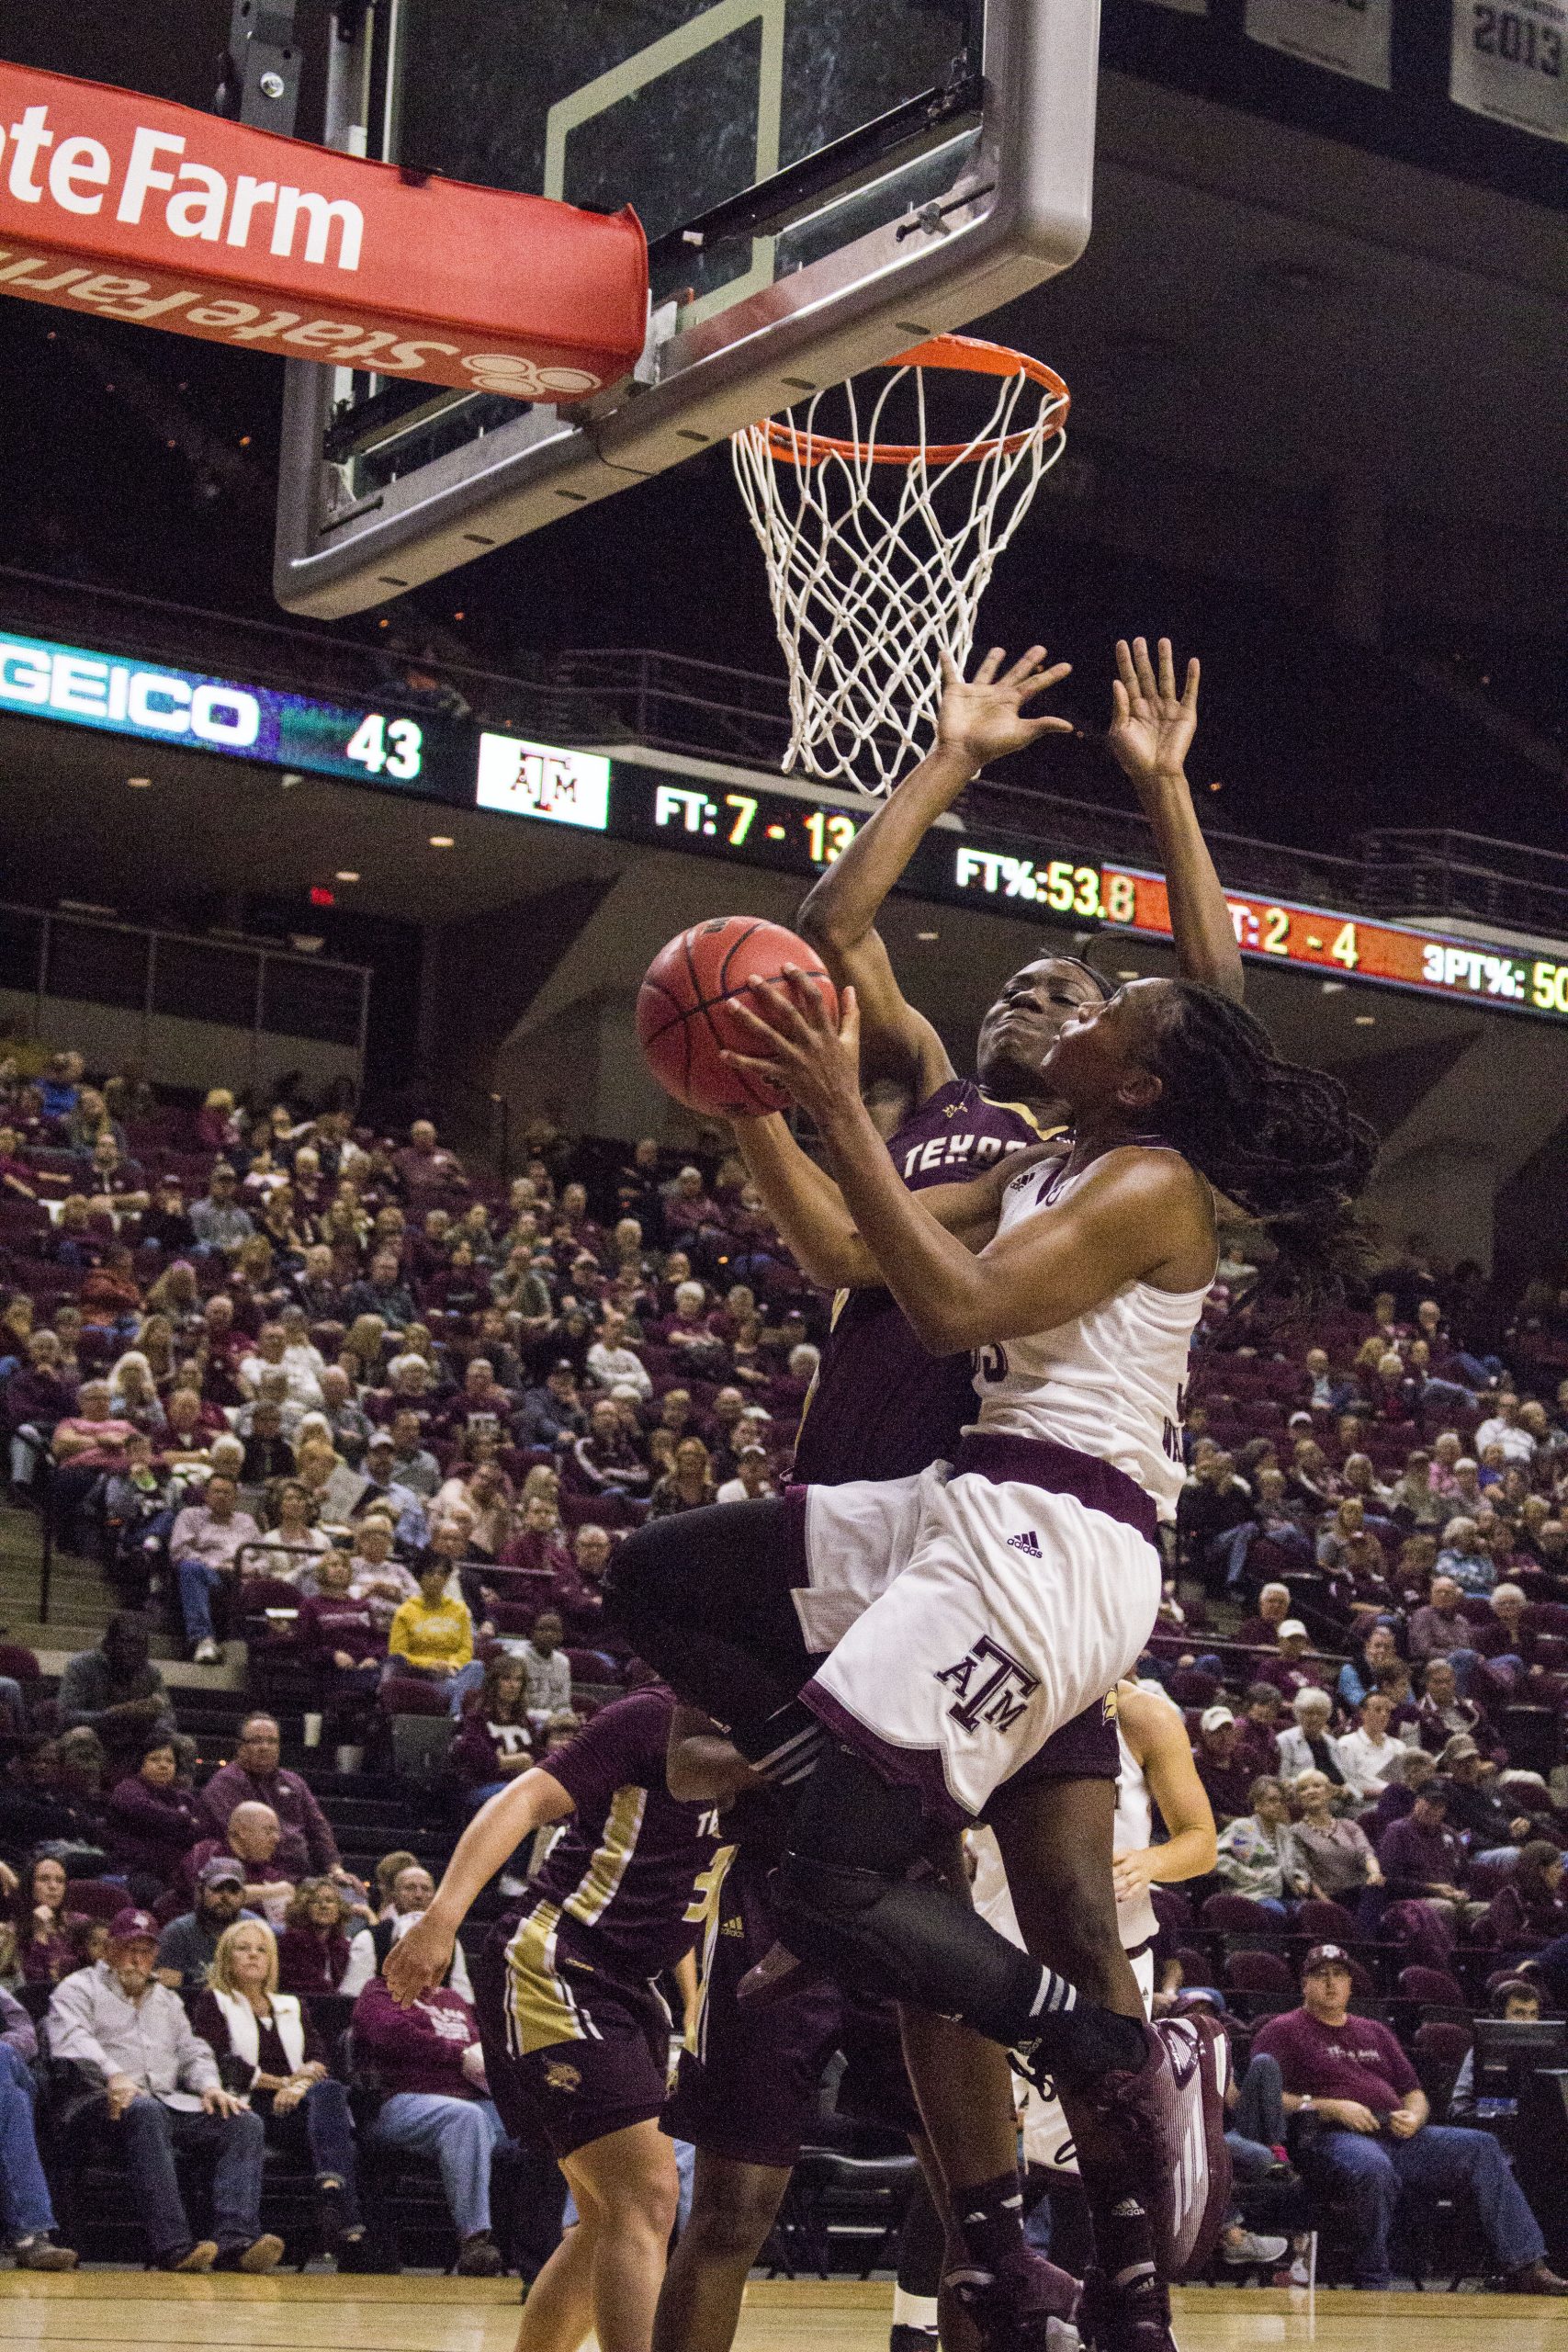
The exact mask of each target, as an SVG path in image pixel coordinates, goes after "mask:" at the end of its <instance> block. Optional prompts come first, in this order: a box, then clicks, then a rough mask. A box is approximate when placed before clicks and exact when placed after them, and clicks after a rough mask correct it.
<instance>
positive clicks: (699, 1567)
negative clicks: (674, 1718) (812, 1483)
mask: <svg viewBox="0 0 1568 2352" xmlns="http://www.w3.org/2000/svg"><path fill="white" fill-rule="evenodd" d="M802 1581H803V1569H802V1537H801V1525H800V1514H799V1512H798V1511H797V1510H796V1509H795V1506H794V1505H793V1504H792V1503H790V1502H789V1501H788V1500H787V1499H785V1498H783V1497H774V1498H769V1499H766V1500H763V1501H760V1502H754V1503H747V1504H746V1505H744V1506H743V1507H737V1506H736V1505H734V1504H730V1505H728V1506H726V1505H718V1504H716V1505H713V1506H712V1507H711V1508H709V1509H708V1510H694V1511H684V1512H682V1514H681V1515H680V1516H679V1517H678V1518H674V1519H664V1520H652V1521H649V1523H648V1525H647V1526H645V1527H639V1528H635V1529H634V1530H633V1532H631V1534H630V1535H628V1536H627V1538H626V1542H625V1543H624V1544H622V1546H621V1548H620V1550H619V1552H618V1553H617V1554H616V1555H615V1561H614V1563H613V1565H612V1566H611V1568H610V1571H609V1574H608V1575H607V1576H606V1577H605V1578H604V1606H605V1615H606V1619H607V1621H608V1622H610V1623H614V1624H615V1626H616V1628H617V1629H618V1630H619V1631H620V1632H621V1633H623V1634H625V1635H626V1638H627V1640H628V1641H630V1642H631V1644H632V1645H633V1646H634V1648H635V1649H636V1650H637V1655H638V1657H643V1658H646V1659H647V1660H648V1663H649V1665H650V1666H651V1667H653V1668H655V1669H656V1670H657V1671H658V1672H659V1673H660V1674H661V1675H662V1676H663V1677H664V1679H665V1680H666V1681H667V1682H668V1683H669V1684H670V1686H671V1689H672V1690H673V1691H676V1692H677V1693H678V1694H679V1696H680V1697H681V1698H682V1700H684V1701H685V1702H686V1703H687V1704H688V1705H690V1706H694V1707H701V1708H702V1709H703V1710H704V1711H705V1713H707V1714H710V1715H711V1716H712V1717H713V1718H714V1720H715V1722H716V1723H721V1724H748V1725H750V1726H757V1725H760V1724H762V1723H764V1722H766V1721H767V1719H768V1718H769V1717H770V1716H772V1715H773V1713H774V1712H775V1711H776V1710H777V1709H778V1708H780V1707H782V1706H784V1705H786V1704H787V1703H788V1702H790V1701H792V1700H793V1699H794V1698H795V1694H796V1692H797V1691H799V1689H800V1687H801V1685H802V1683H803V1682H805V1681H806V1680H807V1679H808V1677H809V1675H810V1673H811V1666H812V1660H811V1657H810V1654H809V1653H808V1651H807V1647H806V1644H805V1641H804V1639H803V1637H802V1634H801V1629H800V1620H799V1617H798V1616H797V1615H796V1612H795V1602H794V1599H793V1595H794V1593H795V1589H797V1587H798V1586H799V1585H800V1584H801V1583H802ZM748 1752H750V1750H749V1751H748Z"/></svg>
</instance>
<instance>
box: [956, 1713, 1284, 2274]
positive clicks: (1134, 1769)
mask: <svg viewBox="0 0 1568 2352" xmlns="http://www.w3.org/2000/svg"><path fill="white" fill-rule="evenodd" d="M1116 1744H1117V1747H1118V1749H1119V1751H1120V1754H1121V1758H1122V1769H1121V1770H1120V1771H1119V1772H1118V1774H1117V1776H1116V1822H1115V1830H1114V1837H1115V1860H1114V1864H1113V1869H1114V1871H1115V1879H1116V1924H1117V1927H1118V1928H1119V1929H1120V1930H1121V1936H1122V1951H1124V1952H1125V1953H1126V1955H1127V1958H1128V1959H1129V1960H1130V1961H1131V1962H1132V1964H1133V1973H1134V1976H1135V1977H1136V1978H1137V1980H1138V1988H1139V1990H1140V1992H1141V1993H1142V1994H1143V1996H1144V2007H1145V2011H1152V2009H1153V2006H1154V1993H1155V1950H1154V1948H1155V1939H1156V1936H1157V1935H1158V1933H1159V1920H1158V1918H1157V1917H1156V1914H1155V1906H1154V1900H1153V1898H1152V1896H1151V1895H1150V1893H1149V1889H1150V1887H1151V1886H1176V1885H1179V1883H1180V1882H1181V1881H1182V1880H1183V1879H1189V1878H1204V1877H1206V1876H1207V1875H1208V1873H1209V1871H1212V1870H1213V1867H1214V1851H1215V1838H1214V1815H1213V1809H1212V1808H1211V1806H1210V1804H1209V1798H1208V1793H1207V1792H1206V1791H1205V1789H1204V1787H1203V1783H1202V1781H1201V1780H1200V1779H1199V1778H1198V1768H1197V1765H1196V1764H1195V1763H1194V1761H1193V1758H1192V1744H1191V1742H1190V1739H1189V1737H1188V1736H1187V1724H1186V1719H1185V1717H1184V1716H1183V1715H1182V1713H1181V1710H1180V1708H1179V1707H1177V1706H1173V1705H1172V1703H1171V1702H1170V1701H1169V1700H1168V1698H1167V1697H1166V1696H1165V1694H1164V1692H1163V1691H1159V1690H1158V1689H1156V1688H1154V1687H1153V1686H1151V1685H1149V1684H1147V1683H1139V1682H1119V1683H1118V1684H1117V1686H1116ZM1156 1805H1157V1806H1158V1808H1159V1815H1160V1819H1161V1821H1162V1822H1163V1823H1164V1825H1165V1829H1166V1837H1165V1840H1164V1843H1163V1844H1161V1845H1157V1846H1156V1843H1155V1839H1154V1813H1155V1807H1156ZM969 1848H970V1851H971V1853H972V1854H973V1856H974V1859H975V1865H976V1868H975V1907H976V1910H977V1911H978V1912H979V1913H980V1914H981V1916H982V1917H984V1918H987V1919H988V1920H989V1921H990V1923H991V1925H992V1927H993V1928H997V1929H998V1931H999V1932H1000V1933H1001V1934H1002V1935H1004V1936H1008V1937H1010V1939H1011V1940H1012V1941H1013V1942H1014V1943H1021V1942H1022V1940H1023V1939H1022V1937H1021V1935H1020V1933H1019V1929H1018V1922H1017V1920H1016V1918H1015V1917H1014V1916H1013V1908H1012V1898H1011V1897H1010V1894H1009V1893H1008V1887H1007V1879H1006V1877H1005V1875H1004V1874H1003V1871H1002V1866H1001V1856H1000V1854H999V1853H998V1850H997V1842H996V1839H995V1838H993V1837H992V1835H991V1833H990V1831H989V1830H988V1829H981V1830H976V1831H973V1832H971V1833H970V1837H969ZM1014 2079H1015V2081H1016V2083H1017V2085H1018V2088H1019V2090H1020V2091H1021V2093H1022V2094H1023V2095H1024V2106H1023V2153H1024V2157H1025V2160H1026V2161H1027V2162H1028V2163H1029V2164H1031V2165H1041V2166H1043V2168H1044V2169H1045V2170H1046V2171H1047V2172H1049V2173H1052V2174H1056V2175H1060V2174H1063V2173H1068V2174H1071V2175H1073V2176H1074V2177H1076V2176H1077V2168H1078V2167H1077V2156H1076V2155H1075V2154H1074V2152H1073V2142H1072V2134H1071V2133H1070V2131H1068V2129H1067V2119H1066V2116H1065V2115H1064V2114H1063V2112H1062V2109H1061V2108H1060V2106H1059V2105H1058V2104H1057V2102H1056V2100H1055V2099H1054V2098H1044V2097H1043V2096H1042V2094H1041V2093H1040V2092H1039V2091H1037V2090H1036V2089H1035V2088H1034V2087H1033V2086H1032V2084H1027V2083H1025V2082H1024V2081H1023V2080H1022V2078H1021V2077H1020V2076H1015V2078H1014ZM1285 2250H1286V2241H1285V2240H1284V2239H1283V2238H1260V2237H1257V2236H1255V2235H1254V2234H1253V2233H1251V2232H1249V2231H1247V2230H1244V2229H1243V2228H1242V2227H1241V2225H1240V2223H1239V2222H1237V2221H1236V2220H1235V2215H1234V2212H1233V2214H1232V2217H1231V2219H1230V2220H1229V2222H1227V2223H1226V2226H1225V2229H1224V2233H1223V2236H1222V2240H1221V2252H1222V2254H1223V2255H1224V2259H1225V2260H1226V2261H1227V2262H1230V2263H1234V2264H1246V2265H1253V2264H1258V2263H1269V2262H1278V2261H1279V2260H1280V2258H1281V2257H1282V2256H1283V2255H1284V2253H1285Z"/></svg>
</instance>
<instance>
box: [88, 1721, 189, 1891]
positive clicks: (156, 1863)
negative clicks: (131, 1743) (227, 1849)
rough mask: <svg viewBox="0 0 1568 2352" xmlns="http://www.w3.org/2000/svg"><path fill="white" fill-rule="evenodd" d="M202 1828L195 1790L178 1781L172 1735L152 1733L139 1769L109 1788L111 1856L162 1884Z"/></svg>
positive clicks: (172, 1874)
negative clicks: (151, 1740) (150, 1741)
mask: <svg viewBox="0 0 1568 2352" xmlns="http://www.w3.org/2000/svg"><path fill="white" fill-rule="evenodd" d="M204 1834H205V1824H204V1823H203V1821H202V1819H201V1815H200V1813H199V1811H198V1809H197V1800H196V1795H195V1792H194V1791H192V1790H190V1789H182V1788H181V1787H180V1785H179V1759H178V1758H177V1757H176V1755H175V1746H174V1742H173V1740H171V1739H162V1738H157V1739H154V1740H153V1742H152V1745H151V1746H150V1747H148V1748H147V1749H146V1750H145V1751H144V1753H143V1755H142V1758H141V1763H140V1765H139V1766H138V1767H137V1769H136V1770H135V1771H134V1772H132V1773H131V1774H130V1776H129V1777H128V1778H127V1779H125V1780H123V1781H118V1782H117V1784H116V1786H115V1788H114V1789H113V1790H112V1791H111V1792H110V1795H109V1801H108V1841H109V1857H110V1860H112V1861H113V1862H114V1863H115V1865H116V1866H117V1868H118V1869H120V1870H123V1871H141V1872H143V1873H144V1874H145V1875H146V1876H147V1877H149V1878H152V1879H154V1880H156V1882H157V1883H158V1885H159V1886H160V1887H164V1886H167V1885H169V1884H171V1883H172V1882H173V1880H174V1877H175V1871H177V1869H178V1867H179V1864H180V1862H181V1860H183V1859H184V1857H185V1856H186V1854H188V1853H189V1851H190V1849H191V1848H192V1847H193V1846H194V1845H195V1844H196V1842H197V1838H200V1837H202V1836H203V1835H204Z"/></svg>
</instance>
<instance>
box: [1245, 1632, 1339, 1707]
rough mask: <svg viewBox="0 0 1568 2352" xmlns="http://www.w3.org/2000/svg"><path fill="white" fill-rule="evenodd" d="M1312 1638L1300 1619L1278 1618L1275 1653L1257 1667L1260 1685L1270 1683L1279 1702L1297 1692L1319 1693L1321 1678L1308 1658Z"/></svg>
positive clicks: (1290, 1697) (1293, 1695) (1292, 1696)
mask: <svg viewBox="0 0 1568 2352" xmlns="http://www.w3.org/2000/svg"><path fill="white" fill-rule="evenodd" d="M1311 1644H1312V1635H1311V1634H1309V1633H1308V1631H1307V1629H1306V1627H1305V1626H1304V1625H1303V1623H1302V1621H1301V1619H1300V1618H1299V1617H1286V1618H1283V1619H1281V1621H1280V1626H1279V1629H1278V1631H1277V1632H1276V1634H1275V1635H1274V1653H1273V1656H1272V1657H1266V1658H1264V1659H1263V1661H1262V1663H1261V1664H1260V1665H1259V1667H1258V1680H1259V1681H1260V1682H1271V1683H1272V1684H1273V1685H1274V1688H1275V1690H1276V1691H1278V1692H1279V1693H1280V1698H1281V1699H1284V1700H1287V1701H1289V1700H1292V1699H1293V1698H1294V1697H1295V1695H1296V1693H1297V1691H1308V1690H1319V1689H1321V1688H1322V1684H1323V1676H1322V1674H1321V1673H1320V1672H1319V1670H1318V1668H1316V1667H1315V1666H1314V1665H1313V1664H1312V1663H1311V1661H1310V1660H1309V1659H1308V1657H1307V1651H1308V1649H1309V1648H1310V1646H1311Z"/></svg>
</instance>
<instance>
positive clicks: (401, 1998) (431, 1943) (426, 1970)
mask: <svg viewBox="0 0 1568 2352" xmlns="http://www.w3.org/2000/svg"><path fill="white" fill-rule="evenodd" d="M453 1940H454V1939H453V1935H452V1931H451V1929H450V1928H447V1927H444V1926H443V1924H442V1922H441V1921H440V1920H439V1919H438V1918H437V1917H436V1916H435V1914H434V1912H433V1911H427V1912H426V1913H425V1914H424V1917H423V1918H422V1919H416V1920H415V1921H414V1923H413V1926H412V1928H410V1929H409V1931H408V1933H407V1935H405V1936H400V1938H399V1939H398V1941H397V1942H396V1943H395V1944H394V1945H393V1946H392V1949H391V1951H389V1953H388V1954H387V1961H386V1965H385V1967H384V1968H383V1969H382V1971H381V1973H382V1975H383V1976H384V1977H385V1978H386V1980H387V1989H388V1991H389V1993H390V1994H391V1996H392V1998H393V2000H394V2001H396V2002H397V2003H398V2004H399V2006H400V2007H402V2008H405V2009H406V2008H407V2007H408V2006H409V2004H410V2002H411V2001H417V2000H418V1998H419V1996H420V1995H421V1994H422V1993H428V1992H429V1990H430V1988H431V1986H432V1985H439V1984H440V1983H441V1981H442V1979H443V1977H444V1976H445V1975H446V1971H447V1969H448V1967H449V1966H450V1965H451V1961H452V1945H453Z"/></svg>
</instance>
